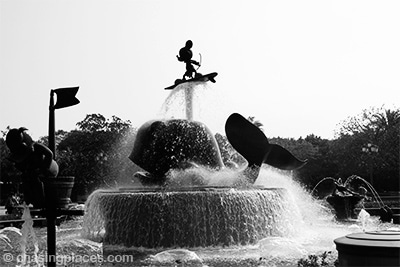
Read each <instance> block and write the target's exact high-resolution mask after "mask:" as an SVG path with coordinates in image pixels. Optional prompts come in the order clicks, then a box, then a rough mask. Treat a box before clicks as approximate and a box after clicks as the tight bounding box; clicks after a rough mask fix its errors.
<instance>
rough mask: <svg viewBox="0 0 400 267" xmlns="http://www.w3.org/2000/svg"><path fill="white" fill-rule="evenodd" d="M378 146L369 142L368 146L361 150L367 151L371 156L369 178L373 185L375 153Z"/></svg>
mask: <svg viewBox="0 0 400 267" xmlns="http://www.w3.org/2000/svg"><path fill="white" fill-rule="evenodd" d="M378 150H379V149H378V146H376V145H374V144H371V143H368V144H367V145H366V146H364V147H363V148H362V149H361V151H362V152H364V153H366V154H367V155H368V158H369V180H370V183H371V185H372V186H373V184H374V177H373V155H374V154H376V153H378Z"/></svg>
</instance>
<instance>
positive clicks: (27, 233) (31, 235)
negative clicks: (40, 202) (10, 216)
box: [17, 202, 39, 267]
mask: <svg viewBox="0 0 400 267" xmlns="http://www.w3.org/2000/svg"><path fill="white" fill-rule="evenodd" d="M23 206H24V212H23V214H22V219H23V220H24V223H23V225H22V229H21V233H22V237H21V241H20V247H21V257H20V259H21V262H19V263H18V265H17V266H18V267H24V266H30V264H31V263H30V262H28V261H27V258H28V257H27V250H28V245H29V241H31V242H32V244H33V247H34V250H33V257H32V259H33V262H34V263H35V264H36V266H39V258H38V253H39V243H38V239H37V237H36V234H35V231H34V230H33V219H32V216H31V213H30V211H29V207H28V206H27V205H26V204H25V202H24V205H23ZM29 258H30V257H29Z"/></svg>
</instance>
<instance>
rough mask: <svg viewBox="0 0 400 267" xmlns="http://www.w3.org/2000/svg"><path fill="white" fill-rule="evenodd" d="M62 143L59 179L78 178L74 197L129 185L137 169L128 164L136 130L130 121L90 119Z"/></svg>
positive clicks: (90, 117)
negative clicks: (68, 176) (106, 188)
mask: <svg viewBox="0 0 400 267" xmlns="http://www.w3.org/2000/svg"><path fill="white" fill-rule="evenodd" d="M77 126H78V128H79V129H78V130H75V131H71V132H70V133H68V134H67V135H66V136H65V138H64V139H63V140H62V141H61V142H60V143H59V145H58V147H57V150H58V158H57V162H58V163H59V166H60V175H73V176H75V187H74V191H73V196H72V197H76V196H77V195H79V196H85V195H88V194H89V193H90V192H92V191H93V190H95V189H96V188H99V187H116V186H118V185H119V184H121V183H130V182H131V180H130V178H131V177H132V175H133V173H134V172H135V170H134V168H135V166H134V165H133V163H132V162H131V161H129V159H128V156H129V153H130V150H129V149H130V148H131V147H130V144H131V143H132V142H133V139H134V136H135V135H134V134H135V130H134V129H133V128H132V127H131V125H130V122H129V121H123V120H121V119H120V118H118V117H116V116H113V117H112V119H111V120H107V119H105V118H104V117H103V116H102V115H100V114H91V115H87V116H86V118H85V119H84V120H83V121H81V122H78V123H77Z"/></svg>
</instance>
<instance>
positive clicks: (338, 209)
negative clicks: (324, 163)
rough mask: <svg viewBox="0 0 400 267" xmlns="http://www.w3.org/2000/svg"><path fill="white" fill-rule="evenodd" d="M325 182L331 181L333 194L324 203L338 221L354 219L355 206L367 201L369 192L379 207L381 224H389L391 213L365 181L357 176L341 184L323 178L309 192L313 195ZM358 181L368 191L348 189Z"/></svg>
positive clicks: (331, 179)
mask: <svg viewBox="0 0 400 267" xmlns="http://www.w3.org/2000/svg"><path fill="white" fill-rule="evenodd" d="M325 181H332V182H333V183H334V190H333V192H332V193H331V194H330V195H328V196H327V197H326V201H327V202H328V203H329V204H330V205H331V206H332V207H333V209H334V210H335V214H336V218H337V219H339V220H348V219H355V218H356V217H357V215H356V209H355V208H356V206H359V205H360V204H361V203H362V202H363V201H364V200H365V199H367V198H368V197H367V192H370V194H371V195H372V199H373V200H374V202H375V203H377V204H378V206H379V215H380V219H381V221H382V222H390V221H391V220H392V217H393V212H392V211H391V209H390V208H389V207H387V206H386V205H385V204H384V203H383V201H382V199H381V197H380V196H379V194H378V192H377V191H376V190H375V188H374V187H373V186H372V185H371V184H370V183H369V182H368V181H366V180H365V179H363V178H361V177H359V176H357V175H351V176H350V177H348V178H347V179H346V180H345V182H344V183H343V182H342V180H341V179H340V178H339V179H334V178H332V177H325V178H324V179H322V180H321V181H319V182H318V183H317V184H316V185H315V186H314V188H313V190H312V191H311V193H313V192H314V191H316V189H317V187H318V186H319V185H320V184H322V183H323V182H325ZM354 181H359V182H361V183H362V184H363V185H364V186H366V187H367V188H368V190H367V189H366V188H365V187H363V186H359V191H360V192H354V191H353V190H351V189H350V188H351V187H352V185H351V184H352V182H354Z"/></svg>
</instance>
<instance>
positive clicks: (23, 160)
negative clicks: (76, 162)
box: [6, 127, 58, 208]
mask: <svg viewBox="0 0 400 267" xmlns="http://www.w3.org/2000/svg"><path fill="white" fill-rule="evenodd" d="M26 130H27V129H26V128H24V127H21V128H19V129H11V130H10V131H9V132H8V133H7V136H6V144H7V147H8V148H9V149H10V152H11V153H10V156H9V160H10V161H12V162H14V164H15V167H16V168H17V169H18V170H20V171H21V172H22V192H23V193H24V200H25V202H26V204H30V203H31V204H32V205H33V206H34V207H35V208H41V207H43V206H44V188H43V183H42V181H41V178H44V177H56V176H57V174H58V165H57V163H56V162H55V161H54V160H53V153H52V152H51V150H50V149H49V148H48V147H46V146H44V145H42V144H39V143H36V142H34V141H33V140H32V138H31V136H30V135H29V134H28V133H27V132H26Z"/></svg>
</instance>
